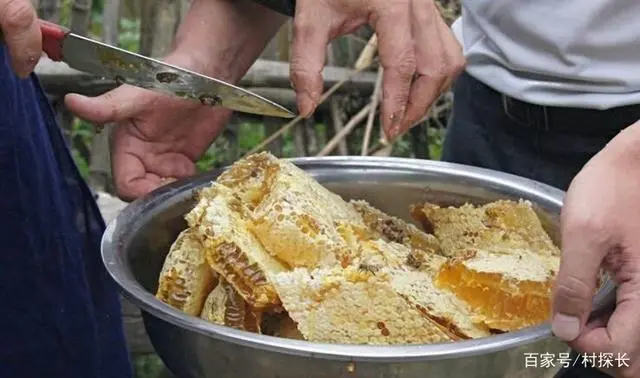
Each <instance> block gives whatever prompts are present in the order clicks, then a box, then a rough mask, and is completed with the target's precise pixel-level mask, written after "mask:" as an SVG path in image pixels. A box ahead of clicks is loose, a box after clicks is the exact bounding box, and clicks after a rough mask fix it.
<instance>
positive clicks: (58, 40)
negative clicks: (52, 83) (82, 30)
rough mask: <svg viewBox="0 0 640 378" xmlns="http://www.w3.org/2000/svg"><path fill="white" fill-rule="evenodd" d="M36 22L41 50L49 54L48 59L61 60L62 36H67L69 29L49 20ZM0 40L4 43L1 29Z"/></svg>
mask: <svg viewBox="0 0 640 378" xmlns="http://www.w3.org/2000/svg"><path fill="white" fill-rule="evenodd" d="M38 22H39V23H40V32H41V33H42V51H44V52H45V53H46V54H47V55H48V56H49V59H51V60H53V61H56V62H59V61H61V60H62V42H64V37H66V36H67V34H68V33H69V31H68V30H66V29H65V28H63V27H62V26H60V25H56V24H54V23H52V22H49V21H45V20H38ZM0 42H2V43H4V35H3V34H2V30H0Z"/></svg>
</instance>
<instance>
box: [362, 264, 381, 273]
mask: <svg viewBox="0 0 640 378" xmlns="http://www.w3.org/2000/svg"><path fill="white" fill-rule="evenodd" d="M358 269H359V270H361V271H363V272H367V273H371V274H376V273H377V272H378V270H379V269H380V268H378V267H377V266H375V265H370V264H365V263H362V264H360V265H359V266H358Z"/></svg>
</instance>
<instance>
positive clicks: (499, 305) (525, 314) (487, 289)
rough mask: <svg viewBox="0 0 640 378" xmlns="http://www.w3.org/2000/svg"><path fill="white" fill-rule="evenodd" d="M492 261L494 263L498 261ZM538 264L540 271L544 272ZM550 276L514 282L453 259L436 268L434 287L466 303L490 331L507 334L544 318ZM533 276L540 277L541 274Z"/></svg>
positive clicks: (549, 305)
mask: <svg viewBox="0 0 640 378" xmlns="http://www.w3.org/2000/svg"><path fill="white" fill-rule="evenodd" d="M470 255H471V256H473V254H470ZM474 257H475V256H473V257H470V258H471V259H472V258H474ZM509 257H511V256H507V259H508V258H509ZM503 260H504V259H503ZM532 260H533V261H535V260H534V259H533V258H532V259H529V260H528V261H532ZM494 261H495V262H496V263H498V259H495V260H494ZM542 265H543V264H541V268H542V269H545V267H543V266H542ZM551 273H552V272H549V277H548V278H547V279H545V280H533V279H530V278H529V279H528V277H520V278H518V279H516V278H515V277H506V276H505V275H504V274H501V273H497V272H491V271H479V269H478V267H476V266H474V265H472V264H465V260H464V259H455V260H450V261H447V262H446V263H444V264H443V265H442V266H441V267H440V270H439V272H438V273H437V276H436V285H437V286H439V287H441V288H445V289H448V290H450V291H452V292H453V293H454V294H455V295H456V296H457V297H459V298H460V299H462V300H464V301H465V302H467V303H468V304H469V305H470V307H471V308H472V309H473V310H474V311H476V312H477V313H478V314H479V315H481V317H482V321H483V323H484V324H486V325H487V326H488V327H489V328H490V329H491V330H494V331H498V332H509V331H515V330H518V329H521V328H524V327H528V326H533V325H537V324H540V323H542V322H544V321H546V320H547V319H548V317H549V314H550V311H551V302H550V297H551V289H552V283H553V279H552V274H551ZM535 276H536V277H541V276H544V272H543V274H542V275H537V274H536V275H535Z"/></svg>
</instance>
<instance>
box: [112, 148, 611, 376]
mask: <svg viewBox="0 0 640 378" xmlns="http://www.w3.org/2000/svg"><path fill="white" fill-rule="evenodd" d="M292 161H293V162H294V163H295V164H297V165H298V166H299V167H301V168H302V169H304V170H305V171H307V172H308V173H309V174H311V175H312V176H314V177H315V178H316V179H317V180H318V181H319V182H321V183H322V184H323V185H325V186H326V187H327V188H329V189H330V190H332V191H334V192H335V193H338V194H340V195H342V196H343V197H344V198H345V199H351V198H359V199H366V200H367V201H369V202H370V203H371V204H372V205H373V206H376V207H378V208H379V209H381V210H383V211H385V212H387V213H389V214H392V215H395V216H398V217H400V218H403V219H405V220H409V221H410V220H411V218H410V215H409V205H410V204H413V203H417V202H420V201H432V202H435V203H439V204H442V205H460V204H463V203H465V202H470V203H475V204H481V203H486V202H489V201H493V200H497V199H504V198H507V199H519V198H523V199H527V200H530V201H531V202H532V203H534V205H535V208H536V212H538V214H539V215H540V216H541V219H542V220H543V224H544V226H545V228H546V229H547V231H548V232H549V234H550V235H551V237H552V238H554V239H555V240H556V241H557V239H558V224H559V213H560V209H561V207H562V200H563V195H564V193H563V192H562V191H560V190H558V189H554V188H552V187H550V186H547V185H543V184H540V183H537V182H534V181H531V180H527V179H524V178H520V177H516V176H512V175H507V174H503V173H499V172H495V171H490V170H485V169H479V168H474V167H469V166H463V165H457V164H450V163H443V162H436V161H427V160H413V159H400V158H378V157H325V158H300V159H293V160H292ZM221 171H222V170H218V171H215V172H210V173H207V174H205V175H201V176H198V177H195V178H192V179H189V180H187V181H182V182H175V183H173V184H170V185H167V186H165V187H162V188H160V189H158V190H156V191H154V192H153V193H151V194H149V195H148V196H146V197H144V198H141V199H139V200H137V201H135V202H133V203H131V204H130V205H129V206H128V207H127V208H125V209H124V210H123V211H122V212H121V213H120V214H119V216H118V217H117V218H116V219H114V220H113V221H112V222H111V223H110V224H109V225H108V227H107V230H106V232H105V234H104V236H103V239H102V256H103V260H104V263H105V265H106V268H107V270H108V271H109V273H110V274H111V276H112V277H113V278H114V280H115V282H116V283H117V284H118V285H119V287H120V289H121V291H122V293H123V295H124V296H125V297H127V298H128V299H129V300H131V301H132V302H133V303H135V304H136V305H138V306H139V307H140V308H141V310H142V314H143V317H144V323H145V327H146V330H147V332H148V334H149V338H150V340H151V342H152V344H153V346H154V348H155V349H156V351H157V353H158V355H159V356H160V358H161V359H162V360H163V361H164V363H165V364H166V366H167V367H168V368H169V369H170V370H171V371H172V372H173V373H174V374H175V375H176V377H178V378H206V377H216V378H224V377H234V378H235V377H242V376H247V377H252V378H276V377H279V378H286V377H291V378H301V377H308V378H325V377H326V378H339V377H351V378H354V377H362V378H383V377H385V378H390V377H395V378H409V377H411V378H414V377H415V378H418V377H420V378H424V377H436V378H440V377H468V378H472V377H483V378H491V377H496V378H502V377H532V378H533V377H543V376H545V375H548V372H547V371H546V370H545V369H544V368H543V366H542V364H541V363H540V362H536V361H542V359H543V358H544V356H542V354H543V353H546V354H547V355H546V356H547V357H551V358H552V359H553V361H552V362H555V363H556V366H557V363H558V362H557V361H558V359H559V358H561V357H564V356H563V355H561V354H560V353H565V352H567V351H568V347H567V345H566V344H564V343H563V342H561V341H560V340H559V339H557V338H555V337H553V336H552V334H551V329H550V325H549V324H543V325H540V326H536V327H531V328H527V329H523V330H520V331H517V332H511V333H506V334H502V335H496V336H491V337H486V338H482V339H476V340H469V341H461V342H455V343H443V344H430V345H413V346H409V345H393V346H364V345H335V344H321V343H311V342H305V341H298V340H289V339H282V338H276V337H271V336H264V335H256V334H252V333H248V332H243V331H238V330H235V329H231V328H227V327H222V326H218V325H215V324H211V323H208V322H205V321H204V320H201V319H199V318H197V317H192V316H188V315H186V314H184V313H182V312H180V311H178V310H175V309H173V308H172V307H170V306H168V305H166V304H164V303H162V302H160V301H158V300H157V299H156V298H155V297H154V293H155V291H156V287H157V278H158V275H159V272H160V269H161V267H162V263H163V261H164V258H165V256H166V254H167V252H168V250H169V247H170V245H171V243H172V242H173V240H174V239H175V237H176V236H177V235H178V233H179V232H180V231H181V230H182V229H184V228H185V227H186V223H185V221H184V220H183V215H184V214H185V213H187V212H188V211H189V210H190V209H191V208H192V206H193V204H194V199H193V194H194V191H195V190H197V189H199V188H202V187H203V186H206V185H208V184H209V183H210V182H211V181H212V180H214V179H215V178H216V177H217V175H219V174H220V173H221ZM613 291H614V286H613V285H612V284H611V283H609V282H606V283H605V285H604V286H603V287H602V288H601V290H600V292H599V293H598V295H597V296H596V299H595V303H596V307H599V306H601V305H603V303H604V302H605V299H606V298H607V297H609V296H610V295H611V294H612V292H613ZM532 365H535V366H532Z"/></svg>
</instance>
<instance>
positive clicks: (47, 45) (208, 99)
mask: <svg viewBox="0 0 640 378" xmlns="http://www.w3.org/2000/svg"><path fill="white" fill-rule="evenodd" d="M39 23H40V29H41V31H42V49H43V51H44V52H45V53H46V54H47V55H48V56H49V58H50V59H51V60H53V61H57V62H60V61H62V62H65V63H67V64H68V65H69V66H70V67H71V68H74V69H76V70H79V71H83V72H88V73H91V74H94V75H97V76H100V77H104V78H110V79H114V80H116V81H117V82H118V83H119V84H129V85H132V86H136V87H140V88H145V89H150V90H154V91H158V92H162V93H165V94H169V95H173V96H176V97H180V98H186V99H190V100H194V101H199V102H201V103H202V104H205V105H211V106H221V107H224V108H228V109H232V110H235V111H239V112H245V113H253V114H260V115H265V116H272V117H282V118H293V117H294V116H295V115H294V114H293V113H292V112H291V111H289V110H288V109H286V108H285V107H283V106H281V105H278V104H276V103H274V102H273V101H270V100H268V99H266V98H264V97H262V96H259V95H257V94H255V93H252V92H250V91H247V90H245V89H242V88H240V87H237V86H234V85H231V84H229V83H226V82H224V81H221V80H218V79H214V78H210V77H207V76H205V75H201V74H198V73H196V72H192V71H189V70H186V69H184V68H180V67H177V66H174V65H171V64H167V63H164V62H161V61H159V60H156V59H152V58H148V57H145V56H142V55H139V54H135V53H132V52H129V51H126V50H123V49H120V48H117V47H113V46H110V45H107V44H104V43H102V42H98V41H95V40H92V39H90V38H86V37H83V36H80V35H77V34H75V33H72V32H70V31H68V30H67V29H65V28H63V27H61V26H59V25H56V24H53V23H51V22H48V21H44V20H39ZM1 37H2V35H1V33H0V39H1Z"/></svg>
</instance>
